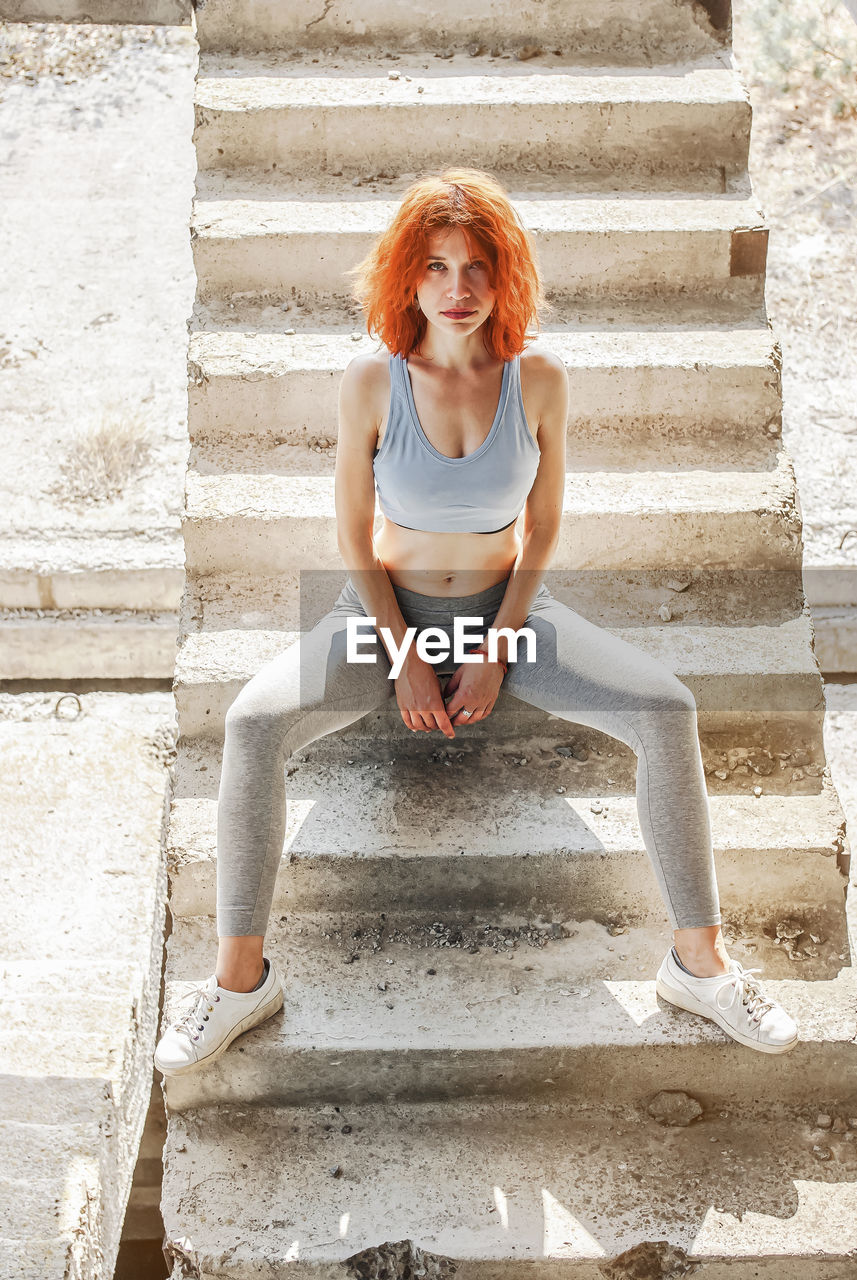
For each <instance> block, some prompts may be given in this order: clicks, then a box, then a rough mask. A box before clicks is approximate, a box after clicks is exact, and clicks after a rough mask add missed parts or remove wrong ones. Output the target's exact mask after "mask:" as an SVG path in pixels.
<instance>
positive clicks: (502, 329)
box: [345, 169, 549, 360]
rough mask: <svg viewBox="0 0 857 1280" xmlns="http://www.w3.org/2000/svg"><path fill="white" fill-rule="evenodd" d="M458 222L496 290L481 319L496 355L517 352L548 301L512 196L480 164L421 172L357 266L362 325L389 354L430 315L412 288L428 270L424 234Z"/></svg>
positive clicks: (407, 344) (405, 350)
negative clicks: (490, 306)
mask: <svg viewBox="0 0 857 1280" xmlns="http://www.w3.org/2000/svg"><path fill="white" fill-rule="evenodd" d="M452 227H461V228H462V230H463V232H464V236H465V239H466V240H467V244H468V250H469V251H471V252H473V246H474V245H475V246H477V251H478V253H479V254H481V255H483V256H484V257H485V258H486V259H487V261H488V263H489V265H490V268H491V288H492V289H493V290H494V291H495V293H496V295H497V297H496V301H495V303H494V308H493V310H492V312H491V314H490V315H489V316H488V319H487V320H486V321H485V324H484V326H483V337H484V341H485V345H486V347H487V349H488V350H489V351H490V352H491V353H492V354H493V355H494V357H495V358H496V359H498V360H511V359H512V358H513V357H514V356H516V355H519V354H520V352H521V351H522V350H523V349H524V347H525V346H526V343H527V342H528V341H530V342H532V341H533V340H534V339H535V338H536V337H537V336H538V335H537V334H536V333H532V334H528V333H527V332H526V329H527V325H528V324H529V323H530V322H531V321H532V322H533V323H534V324H535V326H536V328H538V323H539V315H538V313H539V309H540V308H546V309H549V304H548V303H547V302H546V300H545V298H544V295H543V292H542V282H541V278H540V275H539V270H538V267H537V265H536V257H535V249H534V245H533V242H532V237H531V235H530V233H529V231H527V229H526V228H525V227H524V225H523V223H522V222H521V220H520V218H519V217H518V215H517V213H516V211H515V209H514V207H513V205H512V204H511V202H510V200H509V197H508V196H507V195H506V193H505V191H504V190H503V188H502V187H501V186H500V184H499V183H498V182H497V181H496V179H495V178H493V177H492V176H491V175H490V174H489V173H484V172H483V171H482V170H481V169H445V170H444V171H443V172H442V173H441V174H439V175H435V174H430V175H428V176H426V177H423V178H419V179H418V180H417V181H416V182H414V183H412V184H411V186H409V187H408V189H407V190H406V191H405V193H404V195H403V197H402V203H401V205H400V206H399V208H398V210H397V211H396V214H395V217H394V218H393V221H392V222H391V223H390V226H389V227H388V228H387V230H386V231H385V232H384V233H383V234H382V235H381V236H380V237H379V238H378V239H377V240H376V241H375V243H374V245H373V246H372V248H371V249H370V251H369V253H368V254H367V255H366V257H365V258H363V260H362V261H361V262H359V263H358V264H357V266H356V267H352V268H351V269H350V270H349V271H347V272H345V274H346V275H352V276H356V280H355V283H354V286H353V294H354V297H355V298H356V299H357V301H358V302H360V304H361V306H362V307H363V311H364V313H365V316H366V331H367V333H369V335H370V336H371V335H372V333H373V332H374V333H376V334H377V335H378V337H379V338H380V339H381V341H382V342H383V343H384V344H385V346H386V347H387V348H388V349H389V350H390V351H391V352H393V353H394V354H401V355H404V356H408V355H410V353H411V351H413V350H414V349H415V348H418V347H419V344H420V342H421V341H422V338H423V335H424V334H425V331H426V327H427V324H428V322H427V320H426V318H425V316H424V315H423V313H422V312H421V311H420V310H419V309H418V307H417V305H416V288H417V284H418V283H419V282H420V281H421V280H422V278H423V274H424V271H425V259H426V257H427V256H428V241H429V237H430V236H431V235H432V234H433V233H434V232H436V231H439V230H447V229H449V228H452Z"/></svg>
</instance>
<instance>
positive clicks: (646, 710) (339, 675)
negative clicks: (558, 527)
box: [217, 578, 721, 937]
mask: <svg viewBox="0 0 857 1280" xmlns="http://www.w3.org/2000/svg"><path fill="white" fill-rule="evenodd" d="M506 585H507V583H506V581H503V582H500V583H497V585H496V586H493V587H490V588H488V590H486V591H481V592H478V593H476V594H475V595H470V596H443V597H440V596H426V595H422V594H420V593H418V592H416V591H409V590H406V589H405V588H403V587H398V586H395V585H394V587H393V590H394V592H395V594H396V598H397V601H398V603H399V607H400V609H401V611H402V615H403V617H404V619H405V623H406V624H407V625H408V626H416V627H418V628H420V629H422V628H424V627H429V626H432V627H441V628H442V629H443V630H444V631H445V632H446V633H447V635H448V636H449V637H450V639H451V637H452V625H453V619H454V617H455V616H456V615H458V616H465V615H466V616H475V617H482V618H483V619H484V623H483V625H484V626H485V627H488V626H490V625H491V623H492V622H493V621H494V618H495V616H496V613H497V610H498V609H499V607H500V604H501V602H502V599H503V596H504V594H505V591H506ZM349 616H352V617H363V618H365V617H366V611H365V610H364V608H363V606H362V604H361V602H360V598H359V596H358V594H357V592H356V590H355V588H354V586H353V584H352V582H351V579H350V578H348V580H347V582H346V585H345V587H344V589H343V590H342V591H341V592H340V595H339V597H338V599H337V601H336V603H335V605H334V607H333V608H332V609H331V610H330V612H329V613H327V614H325V616H324V617H323V618H321V619H320V620H319V622H318V623H317V624H316V626H314V627H313V628H312V629H311V630H310V631H307V632H306V633H305V634H304V635H302V636H301V637H300V638H299V639H298V640H296V641H295V642H294V643H293V644H292V645H290V647H289V648H288V649H286V650H285V651H284V652H283V653H281V654H279V655H278V656H277V657H276V658H273V659H272V660H271V661H269V662H267V663H266V664H265V665H264V666H263V667H261V668H260V670H259V671H258V672H257V674H256V675H255V676H253V678H252V679H251V680H249V681H248V683H247V684H246V685H245V686H244V688H243V689H242V690H241V692H240V693H239V694H238V697H237V698H236V699H235V701H234V702H233V703H232V705H231V706H230V708H229V710H228V711H227V713H226V737H225V742H224V749H223V769H222V773H221V778H220V795H219V800H218V809H217V932H218V936H219V937H225V936H234V935H248V934H256V935H260V934H261V935H264V934H265V932H266V929H267V924H268V917H269V915H270V911H271V905H272V902H273V896H274V885H275V881H276V877H277V872H278V870H279V867H280V859H281V857H282V852H283V842H284V839H285V830H286V795H285V764H286V761H287V760H288V758H289V756H291V755H293V754H294V753H295V752H297V751H300V750H301V749H302V748H303V747H305V746H306V745H307V744H308V743H310V742H314V741H315V740H316V739H317V738H320V737H322V736H323V735H324V734H327V733H332V732H333V731H334V730H336V729H342V728H344V727H345V726H346V725H348V724H351V723H352V722H353V721H355V720H358V719H360V718H361V717H362V716H365V715H367V714H368V713H369V712H370V711H373V710H375V709H376V708H377V707H379V706H380V705H381V704H383V703H384V702H385V701H386V700H387V699H388V698H392V697H395V681H393V680H391V679H389V678H388V673H389V672H390V670H391V664H390V660H389V658H388V656H387V653H386V650H385V648H384V646H383V644H382V643H381V641H380V640H379V639H378V636H377V634H376V632H375V631H374V629H373V628H372V627H370V626H369V625H368V624H367V625H365V626H364V627H362V628H361V637H365V641H364V640H361V650H360V651H361V652H363V653H369V654H372V653H373V643H374V653H375V657H376V661H375V662H371V663H353V662H351V663H349V662H347V661H346V618H348V617H349ZM526 626H528V627H530V628H532V630H533V631H534V632H535V634H536V659H537V660H536V662H534V663H529V662H526V661H523V660H522V661H519V662H517V663H515V662H510V663H509V670H508V674H507V675H506V677H505V679H504V681H503V684H502V686H501V688H502V690H503V691H504V692H505V693H507V694H511V696H512V697H514V698H520V699H521V701H522V702H527V703H530V704H531V705H532V706H534V707H538V708H540V709H541V710H542V711H547V712H550V713H552V714H553V715H559V716H562V717H563V718H564V719H567V720H570V721H573V722H574V723H577V724H584V725H589V726H590V727H591V728H594V729H599V730H602V731H603V732H605V733H607V734H609V735H610V736H611V737H614V738H618V739H620V740H621V741H622V742H624V743H626V744H627V745H628V746H630V747H631V748H632V749H633V750H634V752H635V754H636V756H637V814H638V817H639V822H640V830H641V832H642V836H643V840H644V842H645V845H646V849H647V851H648V853H649V856H650V857H651V859H652V863H653V865H654V871H655V875H656V877H657V881H658V885H659V887H660V890H661V893H662V895H663V899H664V902H665V904H666V908H667V912H668V914H669V919H670V923H671V926H672V928H673V929H691V928H696V927H700V926H705V925H716V924H720V922H721V919H720V905H719V899H718V890H717V880H716V876H715V868H714V855H713V850H712V844H711V829H710V823H709V812H708V795H707V792H706V788H705V775H704V773H703V767H702V755H701V752H700V748H699V737H698V734H697V721H696V701H695V699H694V697H693V694H692V693H691V691H690V690H689V689H688V687H687V686H686V685H685V684H682V682H681V680H679V679H678V677H677V676H676V675H674V674H673V672H671V671H670V670H669V668H668V667H667V666H665V665H664V664H663V663H662V662H660V661H658V660H657V659H656V658H654V657H651V656H650V655H649V654H647V653H646V652H644V651H643V650H641V649H639V648H637V647H636V646H635V645H631V644H628V643H627V641H625V640H622V639H620V638H618V637H617V636H615V635H613V634H612V633H611V632H609V631H607V630H605V629H604V628H602V627H599V626H596V625H595V624H594V623H592V622H589V621H587V619H586V618H583V617H581V616H580V614H578V613H575V612H574V610H573V609H570V608H569V607H568V606H567V605H564V604H562V603H561V601H559V600H556V599H555V598H554V596H553V595H552V594H551V593H550V591H549V590H548V588H547V587H546V586H545V585H544V584H543V585H542V586H541V587H540V588H539V591H538V592H537V594H536V596H535V599H534V600H533V604H532V608H531V610H530V613H529V615H528V617H527V620H526ZM475 630H476V631H477V634H478V631H479V628H478V627H477V628H475ZM466 647H467V648H468V649H469V648H470V647H471V645H470V644H468V645H467V646H466ZM520 653H521V657H522V658H523V656H524V654H525V649H524V646H523V644H522V645H521V650H520ZM455 665H456V664H455V663H454V662H453V661H452V648H451V647H450V657H449V658H448V659H446V660H445V665H444V663H438V664H437V665H436V666H435V670H436V671H437V673H438V675H441V674H443V672H444V670H447V671H452V670H453V669H454V667H455ZM490 719H491V717H490V715H489V716H488V718H487V722H490ZM487 722H486V723H487ZM433 732H434V735H435V736H436V737H440V736H441V735H440V730H434V731H433ZM444 741H447V739H444Z"/></svg>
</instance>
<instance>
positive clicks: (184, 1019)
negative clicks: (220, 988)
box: [173, 984, 220, 1040]
mask: <svg viewBox="0 0 857 1280" xmlns="http://www.w3.org/2000/svg"><path fill="white" fill-rule="evenodd" d="M184 1000H193V1005H192V1006H191V1008H190V1009H189V1010H188V1011H187V1013H185V1014H183V1015H182V1016H181V1017H180V1018H177V1019H176V1021H175V1022H174V1023H173V1026H174V1028H175V1029H176V1031H186V1032H187V1034H188V1035H189V1036H190V1038H191V1040H198V1039H199V1036H198V1035H195V1034H194V1030H193V1028H194V1027H196V1029H197V1031H203V1030H204V1028H203V1025H202V1022H198V1021H197V1019H198V1018H199V1016H200V1014H202V1019H203V1022H207V1021H208V1013H211V1011H212V1009H213V1008H214V1005H215V1004H217V1003H219V1001H220V996H212V994H211V991H210V990H209V989H208V987H205V986H201V985H199V984H196V985H195V986H193V987H192V988H191V990H190V991H186V992H185V994H184V995H183V996H180V997H179V1004H181V1003H182V1001H184ZM212 1000H213V1001H214V1004H210V1003H209V1001H212ZM203 1005H206V1006H207V1007H208V1013H202V1007H203Z"/></svg>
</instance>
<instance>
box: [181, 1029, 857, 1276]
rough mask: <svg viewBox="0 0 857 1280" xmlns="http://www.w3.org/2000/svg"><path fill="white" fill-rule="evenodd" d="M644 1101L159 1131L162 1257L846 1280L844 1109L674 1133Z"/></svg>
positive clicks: (851, 1207)
mask: <svg viewBox="0 0 857 1280" xmlns="http://www.w3.org/2000/svg"><path fill="white" fill-rule="evenodd" d="M251 1034H252V1033H251ZM232 1051H233V1050H230V1052H232ZM756 1056H761V1055H756ZM691 1092H693V1089H692V1086H691ZM650 1101H651V1099H650V1098H649V1097H647V1096H646V1095H645V1094H644V1091H643V1089H642V1087H641V1089H640V1093H639V1096H638V1098H637V1099H635V1100H634V1102H632V1103H630V1104H619V1105H617V1104H613V1105H606V1104H605V1105H604V1106H599V1107H588V1106H587V1107H581V1106H579V1105H577V1104H575V1103H564V1104H563V1103H561V1102H559V1101H555V1102H541V1103H532V1104H527V1103H510V1102H506V1101H504V1102H502V1103H496V1102H493V1101H489V1100H479V1101H468V1102H442V1103H429V1102H423V1103H404V1102H396V1103H386V1104H381V1105H368V1106H360V1107H358V1106H355V1105H352V1104H349V1105H345V1103H344V1100H343V1102H342V1105H340V1104H339V1101H338V1100H337V1102H335V1103H334V1104H332V1105H327V1106H318V1107H311V1108H310V1107H299V1108H291V1107H288V1108H287V1107H275V1106H269V1105H265V1106H261V1107H255V1106H245V1105H242V1104H241V1103H240V1102H239V1103H238V1104H236V1105H235V1106H224V1107H217V1108H209V1109H208V1110H207V1111H206V1113H205V1116H204V1117H202V1116H196V1115H193V1114H177V1115H173V1116H171V1117H170V1133H169V1145H168V1155H167V1164H166V1170H165V1174H164V1216H165V1228H166V1239H167V1241H168V1246H170V1247H171V1248H172V1249H175V1250H176V1255H175V1256H176V1257H179V1258H183V1259H187V1262H186V1264H185V1265H186V1267H187V1271H186V1274H194V1273H195V1274H197V1275H200V1276H202V1275H204V1276H210V1277H217V1278H220V1277H222V1280H227V1277H228V1280H249V1278H250V1277H256V1276H259V1275H262V1274H264V1273H265V1271H267V1274H268V1275H270V1276H274V1275H288V1274H290V1273H294V1274H298V1273H299V1274H301V1275H303V1276H307V1277H313V1278H315V1277H318V1280H322V1277H324V1280H327V1277H331V1276H334V1275H339V1274H342V1275H349V1274H350V1275H353V1276H395V1275H408V1274H410V1275H414V1276H417V1275H420V1273H422V1274H423V1275H424V1276H426V1277H438V1278H439V1277H442V1276H452V1275H455V1276H456V1277H459V1278H460V1280H483V1278H487V1277H491V1280H519V1278H520V1277H522V1276H531V1277H537V1278H538V1280H554V1277H557V1276H560V1275H566V1276H569V1277H570V1276H574V1277H575V1280H577V1278H578V1277H579V1278H580V1280H604V1277H605V1276H613V1277H616V1278H617V1280H618V1277H628V1276H639V1277H643V1276H645V1277H652V1278H654V1277H658V1278H659V1280H660V1278H664V1280H665V1278H666V1277H668V1276H676V1277H677V1276H680V1275H683V1274H690V1273H691V1271H692V1272H694V1273H697V1274H700V1275H703V1274H705V1275H709V1276H711V1277H712V1280H714V1277H721V1276H724V1277H725V1276H729V1278H730V1280H759V1278H760V1277H762V1276H764V1277H766V1278H767V1277H771V1278H773V1277H776V1278H777V1280H851V1277H853V1272H854V1253H855V1250H857V1169H855V1165H857V1157H855V1140H854V1137H853V1132H854V1131H853V1128H849V1125H848V1121H849V1119H850V1118H854V1116H855V1112H854V1111H853V1110H850V1109H848V1108H847V1107H846V1108H843V1107H840V1108H838V1110H834V1114H833V1116H832V1117H831V1120H832V1122H836V1123H838V1124H840V1125H841V1123H842V1122H843V1121H844V1124H845V1128H846V1132H844V1133H839V1132H836V1133H833V1132H831V1130H830V1129H829V1128H828V1129H823V1130H822V1129H819V1128H817V1127H816V1119H817V1118H818V1113H819V1111H820V1110H822V1108H821V1107H819V1106H817V1105H816V1106H803V1107H782V1106H777V1104H776V1103H775V1102H774V1100H772V1099H765V1100H764V1101H761V1100H760V1101H757V1102H756V1103H754V1104H753V1105H752V1106H747V1107H741V1106H737V1105H736V1104H735V1101H734V1100H732V1099H730V1102H729V1104H728V1109H714V1108H710V1107H707V1108H705V1109H704V1110H703V1112H702V1114H701V1116H700V1117H699V1119H697V1120H695V1121H694V1122H693V1123H691V1124H690V1125H689V1126H688V1127H686V1128H682V1127H665V1126H663V1125H662V1124H659V1123H658V1122H657V1120H656V1119H654V1117H653V1116H651V1115H650V1114H649V1113H648V1111H647V1106H648V1104H649V1102H650ZM819 1152H820V1153H822V1155H823V1156H824V1160H822V1159H820V1158H819ZM828 1152H829V1153H830V1154H829V1156H828V1155H827V1153H828ZM739 1175H740V1176H739ZM611 1263H613V1264H614V1265H611Z"/></svg>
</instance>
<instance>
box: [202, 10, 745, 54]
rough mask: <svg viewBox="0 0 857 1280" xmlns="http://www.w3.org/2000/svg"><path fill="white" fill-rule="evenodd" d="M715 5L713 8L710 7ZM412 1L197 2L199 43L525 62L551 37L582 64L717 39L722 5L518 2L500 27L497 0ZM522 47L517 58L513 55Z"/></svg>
mask: <svg viewBox="0 0 857 1280" xmlns="http://www.w3.org/2000/svg"><path fill="white" fill-rule="evenodd" d="M718 9H719V13H718V12H717V10H718ZM424 12H425V10H424V9H423V10H421V9H420V8H419V7H415V6H414V5H413V3H411V0H368V2H366V0H364V2H363V3H361V4H359V5H354V4H332V5H326V6H325V7H324V9H322V10H320V9H319V7H318V5H317V4H316V3H314V0H290V3H289V4H282V3H281V0H255V3H254V4H252V5H247V4H243V3H241V2H240V0H238V2H236V0H206V2H205V17H204V21H203V22H201V23H200V45H201V47H202V48H203V49H226V48H231V49H236V48H237V49H241V50H244V51H250V50H254V49H255V50H271V49H276V48H283V49H285V48H287V49H289V50H290V51H291V50H292V49H294V48H295V47H298V48H299V47H300V46H302V45H303V46H306V47H312V48H321V49H324V50H325V51H326V50H327V49H329V48H331V47H335V46H337V45H341V46H344V47H346V48H348V47H349V46H352V47H354V46H356V47H359V48H361V49H362V50H364V51H365V53H366V54H367V55H368V56H369V57H371V56H372V54H373V53H376V54H377V56H379V57H383V56H384V54H385V53H386V52H387V51H388V50H389V49H390V48H392V47H395V48H405V49H407V48H409V47H415V46H418V47H419V48H420V49H426V50H430V51H432V52H434V51H437V52H442V53H445V54H448V52H449V50H450V49H451V48H454V47H461V46H466V47H467V49H468V51H473V56H477V54H476V52H475V51H477V50H478V51H481V52H484V53H488V49H487V48H486V46H488V45H490V46H492V48H491V53H492V54H493V55H494V56H495V57H498V58H516V59H517V60H523V61H528V60H529V57H528V55H529V51H530V50H532V49H535V48H537V47H538V46H539V45H544V47H545V50H546V51H549V52H552V51H555V47H556V46H557V45H559V44H564V45H565V46H566V51H568V50H569V49H571V50H573V51H574V57H575V59H577V60H579V61H580V62H582V63H586V62H589V61H592V59H593V58H598V59H600V60H602V61H604V60H605V59H609V61H610V62H611V63H621V62H629V63H637V62H639V61H640V59H641V58H645V59H647V60H650V61H652V62H663V61H671V60H673V59H675V60H679V59H685V58H692V57H695V56H698V55H700V54H703V53H708V52H712V51H714V50H716V49H719V48H721V47H722V44H723V42H724V40H725V39H726V37H727V34H728V27H729V22H728V6H726V5H720V6H715V5H709V6H707V11H706V6H705V5H702V4H674V3H671V0H638V3H637V4H635V5H634V6H633V8H632V9H630V10H629V9H628V7H627V5H626V4H625V3H624V0H603V2H602V3H601V4H600V5H599V6H598V10H597V12H595V11H594V10H593V8H592V6H591V5H590V4H589V3H588V2H587V0H549V2H548V3H544V0H523V2H522V3H519V4H518V5H517V6H516V8H515V28H514V31H510V28H509V10H508V7H507V5H506V3H505V0H488V2H487V3H486V0H463V2H462V0H435V3H433V4H432V5H431V10H430V12H431V17H430V19H427V20H423V21H421V20H420V19H421V18H422V16H423V13H424ZM521 55H523V58H522V57H521Z"/></svg>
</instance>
